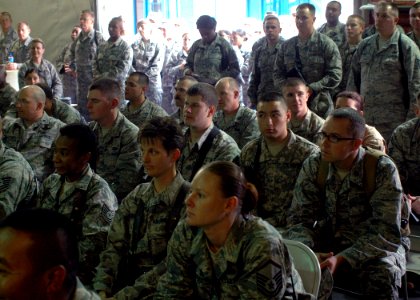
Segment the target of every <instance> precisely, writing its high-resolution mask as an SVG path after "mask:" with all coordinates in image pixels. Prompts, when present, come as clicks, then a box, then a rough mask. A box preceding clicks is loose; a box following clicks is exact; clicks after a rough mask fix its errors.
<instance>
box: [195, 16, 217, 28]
mask: <svg viewBox="0 0 420 300" xmlns="http://www.w3.org/2000/svg"><path fill="white" fill-rule="evenodd" d="M196 25H197V29H216V25H217V21H216V19H215V18H213V17H210V16H208V15H203V16H200V17H199V18H198V19H197V22H196Z"/></svg>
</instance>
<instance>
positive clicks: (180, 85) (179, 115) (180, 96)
mask: <svg viewBox="0 0 420 300" xmlns="http://www.w3.org/2000/svg"><path fill="white" fill-rule="evenodd" d="M197 82H198V81H197V79H195V78H194V77H192V76H188V75H186V76H183V77H181V78H180V79H178V80H177V81H176V83H175V87H174V89H175V94H174V102H175V106H176V107H177V108H178V109H177V110H176V111H175V112H174V113H173V114H171V117H172V118H174V119H175V120H177V121H178V123H179V125H181V127H182V129H183V130H184V131H185V130H187V128H188V127H187V126H186V125H185V123H184V104H185V100H186V99H187V91H188V89H189V88H190V87H192V86H193V85H194V84H196V83H197Z"/></svg>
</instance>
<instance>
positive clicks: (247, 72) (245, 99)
mask: <svg viewBox="0 0 420 300" xmlns="http://www.w3.org/2000/svg"><path fill="white" fill-rule="evenodd" d="M240 52H241V55H242V58H243V61H244V62H243V63H242V65H241V76H242V80H243V84H242V86H241V95H242V103H243V105H245V106H247V107H249V106H251V100H250V99H249V96H248V89H249V82H250V80H251V74H252V68H253V66H252V65H251V51H249V50H246V49H244V46H242V48H241V49H240Z"/></svg>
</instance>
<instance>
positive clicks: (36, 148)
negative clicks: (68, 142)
mask: <svg viewBox="0 0 420 300" xmlns="http://www.w3.org/2000/svg"><path fill="white" fill-rule="evenodd" d="M64 125H65V124H64V123H63V122H61V121H60V120H57V119H55V118H52V117H50V116H48V115H47V113H45V112H44V115H43V116H42V118H41V119H39V120H38V121H37V122H35V123H34V124H32V125H31V126H29V127H26V126H25V124H24V122H23V120H22V119H21V118H18V119H15V120H12V121H10V123H7V124H6V126H5V127H4V128H3V142H4V143H5V144H6V145H7V146H9V147H11V148H14V149H15V150H16V151H19V152H20V153H22V155H23V157H25V159H26V160H27V161H28V162H29V164H30V165H31V167H32V169H33V170H34V172H35V176H36V178H37V179H38V181H39V182H42V181H43V180H44V179H45V178H46V177H47V176H48V175H50V174H51V173H52V172H54V163H53V161H52V159H53V154H54V141H55V140H56V138H57V137H58V136H59V134H60V128H61V127H63V126H64Z"/></svg>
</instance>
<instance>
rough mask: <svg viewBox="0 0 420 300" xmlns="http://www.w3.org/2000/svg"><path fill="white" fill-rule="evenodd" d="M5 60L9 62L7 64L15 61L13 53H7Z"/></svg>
mask: <svg viewBox="0 0 420 300" xmlns="http://www.w3.org/2000/svg"><path fill="white" fill-rule="evenodd" d="M7 60H8V61H9V63H13V62H14V61H15V58H14V57H13V52H9V56H8V57H7Z"/></svg>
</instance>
